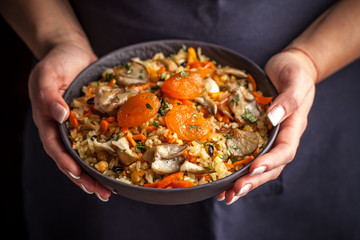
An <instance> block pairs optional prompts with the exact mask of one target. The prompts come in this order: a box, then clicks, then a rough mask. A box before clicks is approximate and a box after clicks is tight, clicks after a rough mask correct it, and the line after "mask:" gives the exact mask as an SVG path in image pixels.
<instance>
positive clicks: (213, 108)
mask: <svg viewBox="0 0 360 240" xmlns="http://www.w3.org/2000/svg"><path fill="white" fill-rule="evenodd" d="M194 101H195V102H197V103H200V104H201V105H203V106H205V107H207V108H209V111H210V113H211V114H213V115H216V113H217V110H218V108H217V105H216V103H215V102H214V101H213V100H212V99H211V98H210V97H209V96H207V95H203V96H201V97H197V98H195V99H194Z"/></svg>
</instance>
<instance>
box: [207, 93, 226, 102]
mask: <svg viewBox="0 0 360 240" xmlns="http://www.w3.org/2000/svg"><path fill="white" fill-rule="evenodd" d="M222 93H223V92H215V93H208V94H209V97H211V98H212V99H215V100H216V99H218V97H219V96H220V94H222Z"/></svg>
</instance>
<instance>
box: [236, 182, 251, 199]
mask: <svg viewBox="0 0 360 240" xmlns="http://www.w3.org/2000/svg"><path fill="white" fill-rule="evenodd" d="M251 187H252V185H251V184H250V183H247V184H245V185H244V186H243V187H242V188H241V189H240V191H239V192H238V193H236V194H235V196H237V197H241V196H242V195H244V194H245V193H247V192H248V191H249V190H250V188H251Z"/></svg>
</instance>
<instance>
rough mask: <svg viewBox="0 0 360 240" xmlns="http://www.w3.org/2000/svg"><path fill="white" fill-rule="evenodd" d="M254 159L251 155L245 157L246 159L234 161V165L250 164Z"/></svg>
mask: <svg viewBox="0 0 360 240" xmlns="http://www.w3.org/2000/svg"><path fill="white" fill-rule="evenodd" d="M252 160H254V156H250V157H248V158H245V159H243V160H240V161H237V162H234V163H233V166H234V167H237V166H241V165H243V166H245V165H247V164H249V163H250V162H251V161H252Z"/></svg>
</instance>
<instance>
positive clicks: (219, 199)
mask: <svg viewBox="0 0 360 240" xmlns="http://www.w3.org/2000/svg"><path fill="white" fill-rule="evenodd" d="M216 200H218V201H219V202H221V201H224V200H225V196H223V197H222V198H217V199H216Z"/></svg>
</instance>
